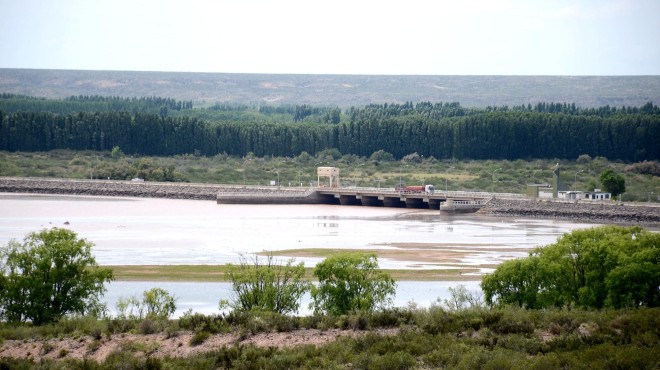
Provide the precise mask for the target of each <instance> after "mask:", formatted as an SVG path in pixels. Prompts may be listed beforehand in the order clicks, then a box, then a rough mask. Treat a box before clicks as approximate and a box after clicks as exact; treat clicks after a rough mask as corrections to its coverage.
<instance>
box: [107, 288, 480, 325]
mask: <svg viewBox="0 0 660 370" xmlns="http://www.w3.org/2000/svg"><path fill="white" fill-rule="evenodd" d="M459 284H461V285H464V286H465V287H466V288H467V289H468V291H470V292H473V293H476V294H479V293H480V292H481V289H480V287H479V282H478V281H462V282H453V281H422V282H420V281H399V282H397V289H396V296H395V298H394V300H393V302H392V305H393V306H395V307H405V306H407V305H408V304H410V303H411V302H414V303H415V304H416V305H417V306H419V307H429V306H430V305H431V304H432V303H434V302H436V301H437V300H438V299H440V300H441V301H442V300H443V299H447V298H449V297H450V292H449V288H450V287H456V286H458V285H459ZM155 287H158V288H161V289H165V290H167V291H168V292H169V293H170V294H172V295H173V296H175V297H176V298H177V302H176V305H177V310H176V312H175V313H174V316H175V317H179V316H181V315H182V314H183V313H184V312H186V311H188V310H189V309H192V310H193V312H199V313H203V314H217V313H219V312H220V311H219V308H218V302H219V301H220V299H231V297H232V296H231V286H230V284H229V283H191V282H149V281H115V282H113V283H110V284H108V291H107V292H106V294H105V296H104V297H103V301H104V302H105V303H106V304H107V306H108V309H109V310H110V314H111V315H114V314H116V307H115V305H116V303H117V301H118V300H119V299H120V298H124V299H125V298H128V297H131V296H136V297H138V298H141V296H142V292H144V291H145V290H149V289H151V288H155ZM310 302H311V298H310V296H309V294H306V295H305V296H304V297H303V299H302V302H301V305H300V310H299V311H298V313H299V314H300V315H307V314H310V313H311V310H310V309H309V303H310Z"/></svg>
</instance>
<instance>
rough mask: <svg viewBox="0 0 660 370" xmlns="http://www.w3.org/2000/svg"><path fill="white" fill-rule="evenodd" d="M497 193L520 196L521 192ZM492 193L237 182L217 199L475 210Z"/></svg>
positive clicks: (254, 202) (259, 202) (250, 202)
mask: <svg viewBox="0 0 660 370" xmlns="http://www.w3.org/2000/svg"><path fill="white" fill-rule="evenodd" d="M497 196H506V197H521V195H519V194H497ZM492 197H493V194H492V193H487V192H465V191H449V192H444V191H436V192H434V193H427V192H410V191H397V190H395V189H394V188H362V187H344V188H330V187H327V188H324V187H318V188H286V187H250V186H243V187H240V186H236V187H231V188H227V189H223V190H221V191H220V192H219V193H218V199H217V201H218V203H233V204H237V203H238V204H241V203H243V204H338V205H339V204H340V205H363V206H372V207H397V208H420V209H439V210H447V211H459V212H461V211H462V212H471V211H472V212H473V211H476V210H478V209H479V208H481V206H482V205H483V204H485V203H486V202H487V201H488V200H489V199H491V198H492Z"/></svg>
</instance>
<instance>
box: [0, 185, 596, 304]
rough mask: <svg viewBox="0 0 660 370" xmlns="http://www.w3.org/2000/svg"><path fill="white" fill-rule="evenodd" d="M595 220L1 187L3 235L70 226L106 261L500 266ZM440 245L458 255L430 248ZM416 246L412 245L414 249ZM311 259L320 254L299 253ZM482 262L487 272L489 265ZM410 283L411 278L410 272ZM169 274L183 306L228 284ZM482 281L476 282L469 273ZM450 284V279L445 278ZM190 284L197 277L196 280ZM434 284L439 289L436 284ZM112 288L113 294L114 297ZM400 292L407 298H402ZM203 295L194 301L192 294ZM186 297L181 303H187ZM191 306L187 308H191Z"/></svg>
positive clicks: (419, 286)
mask: <svg viewBox="0 0 660 370" xmlns="http://www.w3.org/2000/svg"><path fill="white" fill-rule="evenodd" d="M590 226H593V224H588V223H578V222H570V221H558V220H538V219H534V220H532V219H516V218H507V219H504V218H493V217H483V216H477V215H455V216H454V215H442V214H440V213H439V211H437V210H436V211H433V210H418V209H414V210H413V209H397V208H383V207H361V206H332V205H299V206H295V205H218V204H216V203H215V202H212V201H200V200H174V199H143V198H119V197H90V196H62V195H34V194H13V193H11V194H10V193H0V243H2V244H3V245H4V244H6V243H7V242H8V241H9V240H11V239H17V240H21V239H22V238H23V237H24V236H25V235H26V234H27V233H29V232H32V231H38V230H41V229H43V228H49V227H66V228H69V229H71V230H73V231H75V232H76V233H78V235H79V237H82V238H86V239H87V240H89V241H91V242H93V243H94V247H93V249H92V253H93V254H94V256H95V258H96V261H97V262H98V263H99V264H100V265H161V264H225V263H228V262H237V261H238V258H239V256H240V254H241V253H248V254H250V253H257V252H261V251H264V250H285V249H300V248H306V249H307V248H327V249H379V250H384V249H390V250H402V251H406V252H407V253H405V256H402V257H398V258H381V259H379V262H380V266H381V267H383V268H404V269H425V268H435V269H437V268H455V266H456V265H457V264H461V265H470V264H473V265H475V266H482V265H488V266H493V265H496V264H497V263H500V262H501V261H503V260H507V259H510V258H515V257H523V256H525V255H526V254H527V251H528V250H529V249H530V248H532V247H536V246H540V245H545V244H549V243H553V242H554V241H556V239H557V237H559V236H560V235H562V234H563V233H565V232H568V231H571V230H573V229H577V228H584V227H590ZM438 249H443V250H446V251H451V252H455V253H457V252H460V253H461V254H460V258H459V259H460V261H453V262H451V261H441V260H433V259H429V258H426V255H427V254H431V253H433V252H434V251H436V250H438ZM411 251H414V252H415V253H411ZM297 260H298V261H303V262H304V263H305V264H306V265H308V266H312V265H314V264H315V263H317V262H318V261H320V259H319V258H298V259H297ZM488 271H489V269H488V268H483V269H482V272H488ZM404 283H405V282H404ZM163 284H165V283H158V284H156V283H151V282H140V283H129V282H115V283H112V284H111V286H110V291H109V292H108V297H115V298H116V297H117V296H118V294H116V293H122V294H125V295H136V294H139V293H140V292H142V291H143V290H145V289H148V288H149V287H150V286H156V285H158V286H161V285H163ZM205 284H212V283H167V284H165V285H166V286H169V287H170V289H174V290H173V294H174V295H176V296H179V297H180V299H181V301H180V304H181V303H182V302H189V303H186V304H185V305H183V306H181V307H184V306H185V307H187V308H193V309H195V307H197V305H198V303H199V302H202V301H204V302H203V303H199V304H201V306H200V307H204V308H202V310H203V311H207V310H209V307H213V308H214V309H215V308H216V307H217V302H218V300H219V299H220V298H224V296H222V294H219V295H213V296H212V297H209V298H207V299H206V300H200V298H199V297H198V296H196V295H195V294H193V293H192V292H193V291H199V292H200V294H201V295H204V293H205V292H208V291H218V292H221V291H223V289H225V288H226V289H225V290H226V291H228V286H227V285H226V284H225V285H224V288H223V285H222V283H215V284H219V285H215V286H213V288H207V287H206V285H205ZM466 284H470V285H471V286H473V287H478V285H476V284H477V283H466ZM445 285H446V283H438V282H433V283H414V284H412V285H409V283H405V284H402V283H400V286H399V289H398V293H397V297H398V298H397V299H396V303H397V304H398V305H400V304H403V303H405V302H407V301H411V300H412V301H415V302H417V303H421V304H430V302H431V301H433V300H435V298H437V297H442V296H446V294H447V286H445ZM443 286H444V288H443ZM193 287H199V289H197V288H193ZM431 291H433V292H435V291H437V294H436V293H431ZM113 300H114V298H112V299H110V301H108V303H110V305H111V306H113ZM402 300H403V301H402ZM195 302H197V303H195ZM181 307H180V308H181ZM187 308H186V309H187Z"/></svg>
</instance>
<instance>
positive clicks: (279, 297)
mask: <svg viewBox="0 0 660 370" xmlns="http://www.w3.org/2000/svg"><path fill="white" fill-rule="evenodd" d="M226 276H227V279H229V280H231V283H232V290H233V294H234V297H233V298H232V301H231V302H226V301H220V306H221V307H223V306H225V305H228V306H229V307H231V308H232V309H234V310H236V311H251V310H252V311H270V312H276V313H280V314H286V313H293V312H296V311H298V308H299V307H300V300H301V298H302V296H303V294H305V292H307V291H308V290H309V287H310V284H309V282H307V281H304V280H303V279H304V277H305V266H304V264H303V263H302V262H300V263H299V264H297V265H294V260H293V259H289V260H288V261H287V263H286V264H285V265H282V264H278V263H277V261H276V260H275V259H274V257H273V255H272V254H269V255H268V256H266V257H265V261H264V260H263V259H262V258H260V257H259V256H254V257H253V258H252V259H248V258H247V257H245V256H241V260H240V263H239V264H228V265H227V273H226Z"/></svg>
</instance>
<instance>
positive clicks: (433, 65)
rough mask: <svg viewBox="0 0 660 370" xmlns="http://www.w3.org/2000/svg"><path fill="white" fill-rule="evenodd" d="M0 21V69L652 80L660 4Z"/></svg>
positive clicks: (254, 6)
mask: <svg viewBox="0 0 660 370" xmlns="http://www.w3.org/2000/svg"><path fill="white" fill-rule="evenodd" d="M0 15H1V21H0V68H49V69H91V70H137V71H185V72H188V71H191V72H192V71H195V72H246V73H314V74H417V75H419V74H422V75H426V74H430V75H454V74H461V75H658V74H660V0H583V1H579V0H574V1H571V0H543V1H541V0H539V1H536V0H467V1H466V0H461V1H459V0H455V1H447V0H435V1H416V0H398V1H361V0H350V1H344V0H335V1H313V0H307V1H304V0H301V1H296V0H277V1H274V0H271V1H257V0H234V1H223V0H218V1H212V0H145V1H143V0H0Z"/></svg>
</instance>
